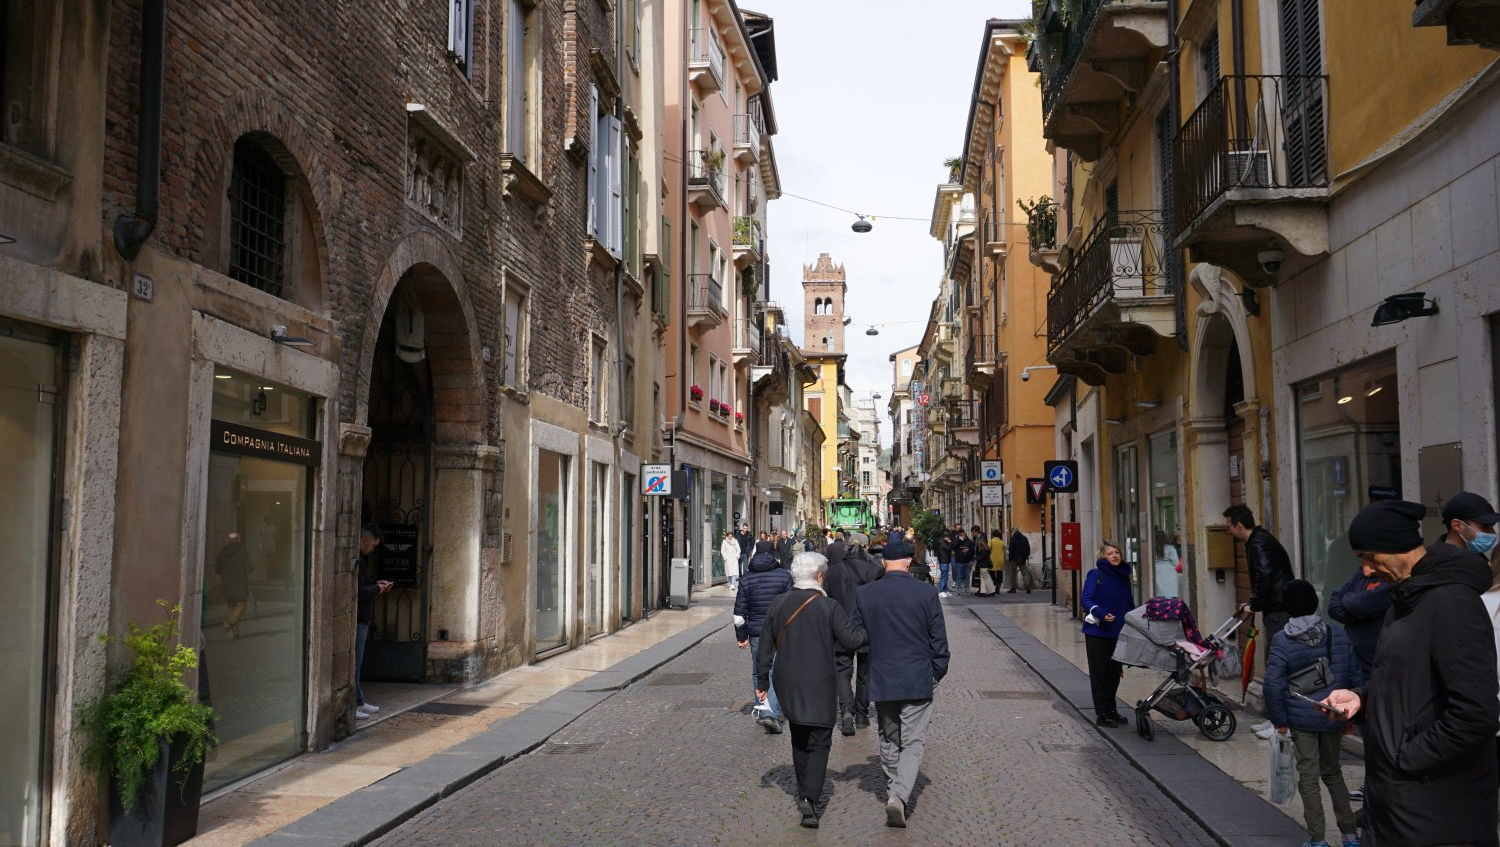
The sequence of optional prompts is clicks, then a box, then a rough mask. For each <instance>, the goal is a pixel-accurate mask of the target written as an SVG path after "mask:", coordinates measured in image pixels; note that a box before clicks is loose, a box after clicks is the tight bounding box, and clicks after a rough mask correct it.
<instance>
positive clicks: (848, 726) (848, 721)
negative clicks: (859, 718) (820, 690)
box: [839, 712, 854, 735]
mask: <svg viewBox="0 0 1500 847" xmlns="http://www.w3.org/2000/svg"><path fill="white" fill-rule="evenodd" d="M839 732H842V733H843V734H844V735H853V734H854V715H853V714H850V713H848V712H846V713H844V718H843V720H841V721H839Z"/></svg>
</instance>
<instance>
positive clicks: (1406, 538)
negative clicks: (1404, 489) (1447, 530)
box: [1349, 500, 1427, 553]
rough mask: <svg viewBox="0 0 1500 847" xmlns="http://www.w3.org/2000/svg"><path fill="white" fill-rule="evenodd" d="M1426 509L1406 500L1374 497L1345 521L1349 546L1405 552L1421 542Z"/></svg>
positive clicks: (1368, 551) (1360, 548)
mask: <svg viewBox="0 0 1500 847" xmlns="http://www.w3.org/2000/svg"><path fill="white" fill-rule="evenodd" d="M1426 516H1427V509H1426V508H1425V507H1424V506H1422V504H1420V503H1412V502H1410V501H1407V500H1377V501H1375V502H1374V503H1371V504H1370V505H1368V506H1366V507H1364V508H1363V509H1361V510H1360V511H1359V514H1357V515H1355V516H1354V520H1353V521H1351V522H1350V523H1349V546H1350V547H1351V548H1353V550H1354V552H1356V553H1360V552H1363V553H1407V552H1410V551H1412V550H1415V549H1417V548H1418V547H1421V546H1422V518H1424V517H1426Z"/></svg>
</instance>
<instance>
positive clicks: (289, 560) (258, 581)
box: [202, 368, 321, 791]
mask: <svg viewBox="0 0 1500 847" xmlns="http://www.w3.org/2000/svg"><path fill="white" fill-rule="evenodd" d="M313 427H314V403H313V400H312V398H311V397H310V396H309V395H307V394H303V393H301V392H297V391H292V390H289V389H287V388H284V387H282V386H278V385H271V384H268V383H266V382H265V381H264V380H261V379H257V378H254V377H249V376H245V375H244V374H239V373H234V372H232V371H227V370H224V369H222V368H221V369H219V370H217V371H216V372H215V374H214V394H213V439H212V442H211V450H212V452H211V454H210V456H209V470H208V502H207V510H206V513H205V536H204V537H205V542H204V550H203V559H202V562H203V642H204V653H203V666H204V668H205V669H206V672H207V674H208V682H209V696H210V698H211V700H212V702H213V706H214V710H215V712H216V713H217V715H218V720H217V723H216V725H215V732H216V733H217V734H218V736H219V746H218V747H216V748H215V749H214V751H213V752H212V753H210V754H209V758H208V766H207V769H206V771H205V775H204V790H206V791H212V790H214V789H216V788H220V787H222V786H224V785H226V784H228V783H230V782H234V781H235V780H238V779H241V778H243V777H246V776H249V775H250V774H253V773H256V772H257V771H261V770H264V769H265V768H267V767H269V766H271V765H274V764H277V763H278V762H281V761H284V760H286V759H289V758H291V757H293V756H295V755H297V754H298V753H299V752H301V750H302V746H303V741H302V739H303V734H304V730H305V723H304V721H305V711H304V704H305V703H306V700H307V696H306V693H307V691H306V689H307V672H306V644H307V636H306V629H307V596H306V594H307V574H308V568H307V563H308V553H309V526H308V516H309V514H310V511H309V508H308V505H309V500H310V489H311V485H312V474H313V472H314V470H315V469H316V466H317V464H318V462H319V461H320V460H321V449H320V448H319V446H318V444H317V442H315V441H312V440H311V439H312V436H313Z"/></svg>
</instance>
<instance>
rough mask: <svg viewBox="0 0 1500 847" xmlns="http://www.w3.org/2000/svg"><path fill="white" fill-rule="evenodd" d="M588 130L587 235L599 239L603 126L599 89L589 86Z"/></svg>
mask: <svg viewBox="0 0 1500 847" xmlns="http://www.w3.org/2000/svg"><path fill="white" fill-rule="evenodd" d="M589 128H590V130H591V134H590V136H589V143H590V144H592V145H594V146H593V149H591V150H590V151H589V178H588V191H589V204H588V209H589V222H588V234H589V235H592V236H594V238H596V239H597V238H598V237H599V151H600V141H601V138H600V135H601V134H602V133H603V129H604V127H603V124H602V123H601V122H600V120H599V89H598V88H596V87H594V86H592V85H590V86H589Z"/></svg>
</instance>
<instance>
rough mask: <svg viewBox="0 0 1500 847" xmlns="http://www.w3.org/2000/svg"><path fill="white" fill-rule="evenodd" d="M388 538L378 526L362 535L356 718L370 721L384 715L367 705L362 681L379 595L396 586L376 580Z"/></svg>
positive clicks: (356, 636)
mask: <svg viewBox="0 0 1500 847" xmlns="http://www.w3.org/2000/svg"><path fill="white" fill-rule="evenodd" d="M383 537H384V534H383V533H382V532H381V531H380V527H378V526H376V525H375V524H365V525H364V527H363V528H361V529H360V531H359V561H358V562H357V567H358V575H359V603H358V605H357V606H356V607H355V614H354V621H355V623H354V717H355V719H356V720H361V721H365V720H369V719H370V718H372V717H374V716H375V713H376V712H378V711H380V707H379V706H377V705H375V704H374V703H370V702H366V700H365V692H364V689H363V688H361V687H360V684H359V677H360V673H361V672H362V669H363V667H364V664H365V641H366V640H368V639H369V637H370V621H371V620H373V619H374V616H375V595H377V594H385V593H386V592H388V591H390V590H391V588H392V586H394V585H395V583H393V582H391V581H390V580H388V579H376V578H375V563H374V561H373V559H374V557H375V551H376V550H377V549H379V547H380V542H381V539H382V538H383Z"/></svg>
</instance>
